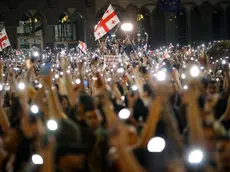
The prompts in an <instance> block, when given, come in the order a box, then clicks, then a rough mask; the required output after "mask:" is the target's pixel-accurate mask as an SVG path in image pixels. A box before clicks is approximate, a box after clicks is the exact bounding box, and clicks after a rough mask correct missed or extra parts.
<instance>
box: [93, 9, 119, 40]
mask: <svg viewBox="0 0 230 172" xmlns="http://www.w3.org/2000/svg"><path fill="white" fill-rule="evenodd" d="M118 23H120V20H119V18H118V16H117V13H116V12H115V11H114V9H113V7H112V5H109V7H108V9H107V10H106V11H105V13H104V15H103V16H102V19H101V20H100V21H99V22H98V24H97V25H96V26H95V29H94V36H95V40H98V39H100V38H101V37H103V36H104V35H105V34H106V33H108V32H109V31H110V30H111V29H113V28H114V27H115V26H116V25H117V24H118Z"/></svg>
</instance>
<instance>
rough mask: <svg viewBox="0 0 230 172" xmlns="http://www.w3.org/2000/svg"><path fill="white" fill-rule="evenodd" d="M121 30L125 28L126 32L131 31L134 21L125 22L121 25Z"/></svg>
mask: <svg viewBox="0 0 230 172" xmlns="http://www.w3.org/2000/svg"><path fill="white" fill-rule="evenodd" d="M121 30H123V31H124V32H130V31H132V30H133V25H132V23H123V24H122V25H121Z"/></svg>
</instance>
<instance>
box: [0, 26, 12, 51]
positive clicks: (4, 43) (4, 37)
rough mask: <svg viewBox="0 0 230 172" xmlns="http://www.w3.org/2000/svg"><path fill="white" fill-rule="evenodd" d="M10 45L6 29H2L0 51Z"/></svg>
mask: <svg viewBox="0 0 230 172" xmlns="http://www.w3.org/2000/svg"><path fill="white" fill-rule="evenodd" d="M9 46H10V41H9V38H8V36H7V33H6V29H5V28H4V29H2V31H1V32H0V51H2V50H4V49H5V48H7V47H9Z"/></svg>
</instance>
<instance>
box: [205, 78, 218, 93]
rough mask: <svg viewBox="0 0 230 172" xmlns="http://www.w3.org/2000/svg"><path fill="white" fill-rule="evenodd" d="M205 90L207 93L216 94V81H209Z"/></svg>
mask: <svg viewBox="0 0 230 172" xmlns="http://www.w3.org/2000/svg"><path fill="white" fill-rule="evenodd" d="M207 92H208V94H216V93H217V92H218V85H217V82H216V81H214V80H211V81H209V83H208V88H207Z"/></svg>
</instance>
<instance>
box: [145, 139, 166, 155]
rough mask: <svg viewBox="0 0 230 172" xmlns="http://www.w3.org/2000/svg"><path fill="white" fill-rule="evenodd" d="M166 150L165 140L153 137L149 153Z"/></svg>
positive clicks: (150, 141) (149, 145)
mask: <svg viewBox="0 0 230 172" xmlns="http://www.w3.org/2000/svg"><path fill="white" fill-rule="evenodd" d="M164 148H165V140H164V139H163V138H161V137H153V138H152V139H151V140H149V143H148V151H149V152H162V151H163V150H164Z"/></svg>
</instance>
